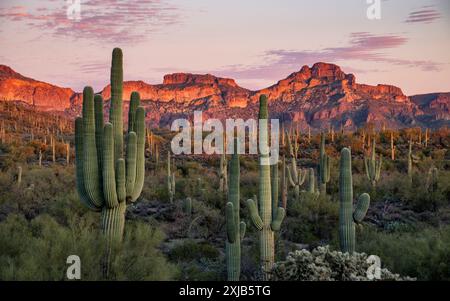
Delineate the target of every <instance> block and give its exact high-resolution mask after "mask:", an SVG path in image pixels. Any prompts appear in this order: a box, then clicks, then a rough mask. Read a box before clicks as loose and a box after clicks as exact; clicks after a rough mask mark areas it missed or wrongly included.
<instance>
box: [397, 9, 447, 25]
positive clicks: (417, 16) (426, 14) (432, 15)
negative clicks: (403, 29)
mask: <svg viewBox="0 0 450 301" xmlns="http://www.w3.org/2000/svg"><path fill="white" fill-rule="evenodd" d="M440 18H441V14H440V13H439V12H438V11H436V10H435V9H434V8H433V6H424V7H422V9H420V10H417V11H413V12H411V13H410V14H409V16H408V18H407V19H406V20H405V22H406V23H432V22H433V21H434V20H437V19H440Z"/></svg>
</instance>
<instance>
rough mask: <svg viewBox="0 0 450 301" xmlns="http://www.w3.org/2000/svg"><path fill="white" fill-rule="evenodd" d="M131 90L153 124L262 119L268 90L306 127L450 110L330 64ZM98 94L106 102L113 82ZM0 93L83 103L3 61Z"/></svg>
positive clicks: (448, 100) (399, 121) (288, 116)
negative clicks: (250, 79) (240, 79)
mask: <svg viewBox="0 0 450 301" xmlns="http://www.w3.org/2000/svg"><path fill="white" fill-rule="evenodd" d="M132 91H138V92H140V94H141V99H142V100H143V101H142V103H143V105H144V106H145V107H146V110H147V120H148V122H150V123H152V124H153V125H155V126H165V125H168V124H170V123H171V121H172V120H173V119H175V118H179V117H192V112H193V111H194V110H201V111H203V114H204V118H219V119H226V118H244V119H245V118H250V117H256V116H257V111H258V99H259V95H261V94H266V95H267V96H268V98H269V106H270V112H271V116H272V117H273V118H280V119H281V120H283V121H284V122H294V123H296V124H298V125H299V126H300V127H302V128H306V127H308V126H311V127H313V128H327V127H329V126H330V125H332V126H334V127H336V128H337V127H340V126H341V125H343V126H345V127H346V128H349V129H354V128H356V127H359V126H363V125H365V124H366V123H368V122H370V123H374V124H375V125H378V126H381V125H385V126H387V127H394V128H398V127H408V126H417V125H423V126H430V125H431V126H433V125H434V126H441V125H443V124H448V123H449V115H450V113H449V111H450V93H434V94H426V95H417V96H413V97H407V96H406V95H404V94H403V92H402V90H401V89H400V88H398V87H394V86H390V85H377V86H370V85H364V84H359V83H357V82H356V78H355V76H354V75H353V74H346V73H344V72H343V71H342V70H341V69H340V67H339V66H337V65H334V64H327V63H316V64H314V65H313V66H312V67H308V66H303V67H302V68H301V69H300V71H298V72H294V73H292V74H291V75H289V76H288V77H287V78H285V79H283V80H280V81H279V82H278V83H276V84H275V85H273V86H270V87H268V88H265V89H262V90H259V91H250V90H248V89H245V88H242V87H240V86H238V85H237V84H236V82H235V81H234V80H233V79H228V78H220V77H215V76H213V75H210V74H206V75H198V74H189V73H174V74H168V75H165V76H164V81H163V83H162V84H159V85H151V84H147V83H145V82H143V81H127V82H124V100H129V96H130V94H131V92H132ZM100 93H101V94H102V96H103V98H104V99H105V100H108V99H109V98H110V87H109V86H106V87H105V88H104V89H103V90H102V91H100ZM0 99H1V100H11V101H23V102H26V103H28V104H32V105H34V106H36V107H37V108H39V109H42V110H56V111H62V110H64V111H65V112H66V113H67V114H69V115H72V116H74V115H76V114H78V113H79V111H80V107H81V95H80V94H79V93H74V92H73V91H72V90H71V89H66V88H59V87H57V86H53V85H50V84H47V83H43V82H39V81H35V80H33V79H30V78H26V77H24V76H22V75H20V74H18V73H16V72H14V71H13V70H11V69H10V68H9V67H7V66H0ZM430 122H431V123H432V124H430Z"/></svg>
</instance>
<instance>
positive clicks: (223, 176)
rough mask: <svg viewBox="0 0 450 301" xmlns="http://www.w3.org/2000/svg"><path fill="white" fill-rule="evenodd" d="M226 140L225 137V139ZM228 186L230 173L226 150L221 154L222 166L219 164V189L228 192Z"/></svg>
mask: <svg viewBox="0 0 450 301" xmlns="http://www.w3.org/2000/svg"><path fill="white" fill-rule="evenodd" d="M224 141H225V139H224ZM227 186H228V175H227V156H226V153H225V147H224V151H223V152H222V154H221V155H220V166H219V190H220V192H222V193H224V194H226V193H227Z"/></svg>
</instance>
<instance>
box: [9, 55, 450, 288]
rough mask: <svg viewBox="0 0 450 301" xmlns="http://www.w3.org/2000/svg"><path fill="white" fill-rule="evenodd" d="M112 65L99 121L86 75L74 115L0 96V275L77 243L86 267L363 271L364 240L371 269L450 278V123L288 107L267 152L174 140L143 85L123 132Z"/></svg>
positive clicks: (396, 276)
mask: <svg viewBox="0 0 450 301" xmlns="http://www.w3.org/2000/svg"><path fill="white" fill-rule="evenodd" d="M119 58H120V60H119ZM115 60H116V61H115ZM119 67H121V53H120V55H119V53H118V50H115V53H114V54H113V67H112V69H111V70H112V71H111V72H112V76H111V78H112V81H116V82H114V83H113V82H112V90H113V91H116V92H114V93H117V94H114V93H112V98H113V101H114V102H115V105H111V111H110V112H111V113H110V114H109V121H110V122H111V123H108V122H107V123H105V125H104V117H103V112H104V109H103V100H102V99H101V98H100V97H99V96H98V95H96V96H94V95H93V92H92V89H89V88H86V89H85V93H84V95H83V98H84V99H83V115H82V119H81V118H79V119H77V121H73V120H69V119H68V118H66V117H64V115H60V116H55V115H53V114H51V113H42V112H36V111H34V110H33V108H31V107H28V106H26V105H23V104H17V103H16V104H13V103H6V102H2V103H0V109H1V111H0V116H1V123H0V126H1V128H0V169H1V173H0V267H1V268H0V279H2V280H64V279H66V278H65V272H66V268H67V264H66V258H67V256H69V255H71V254H76V255H78V256H80V258H81V265H82V277H81V279H82V280H97V279H112V280H115V279H121V280H122V279H123V280H227V279H228V280H261V279H264V280H272V279H274V280H367V275H366V274H365V273H364V271H366V270H367V268H368V263H367V258H368V256H369V255H377V256H379V257H380V260H381V265H382V270H381V275H382V277H381V279H382V280H410V279H418V280H450V268H449V267H450V151H449V149H448V146H449V143H450V130H449V129H448V128H441V129H434V130H431V129H421V128H408V129H400V130H395V129H388V128H384V127H382V128H375V127H374V126H371V125H370V124H369V125H366V126H365V127H364V128H360V129H359V130H357V131H352V132H350V131H347V130H346V129H345V128H344V127H342V128H340V129H338V130H335V129H334V128H332V127H330V129H329V130H328V131H324V132H322V133H319V132H314V131H313V130H311V129H300V128H298V127H297V126H296V124H287V123H286V124H283V125H282V135H281V137H280V144H281V149H280V160H279V163H278V164H274V165H272V166H269V165H262V164H261V161H260V159H261V157H263V156H264V155H259V156H255V155H232V156H231V155H177V156H175V155H171V152H170V141H171V139H172V137H173V136H174V135H175V133H174V132H171V131H170V130H169V129H167V128H154V127H152V128H150V127H149V126H148V125H145V123H144V110H143V109H141V108H140V106H139V95H138V94H134V96H133V95H132V97H131V102H130V105H129V115H128V116H129V118H128V127H127V128H126V134H125V136H124V129H123V121H122V118H123V113H122V100H121V97H119V96H120V94H121V93H122V88H121V74H120V68H119ZM118 70H119V71H118ZM259 113H260V119H267V118H268V117H269V115H270V112H268V110H267V99H266V98H265V97H264V96H261V98H260V111H259ZM100 125H101V126H100ZM99 129H101V130H102V132H100V131H99ZM205 134H206V133H205ZM259 135H260V136H262V137H263V139H266V140H267V139H268V138H267V129H266V130H264V129H263V130H261V129H260V132H259ZM99 145H102V148H100V147H99ZM75 146H76V148H75ZM124 149H125V152H123V150H124ZM99 158H102V159H101V160H100V159H99ZM85 165H86V166H90V168H85V167H83V166H85ZM92 170H95V172H93V171H92ZM131 175H133V176H132V177H131ZM99 178H102V180H101V181H100V180H99ZM86 183H90V186H91V188H92V191H90V192H88V191H86V190H85V187H88V186H89V185H87V184H86ZM80 184H82V186H81V188H80ZM77 186H78V187H77ZM111 187H114V189H113V190H110V188H111ZM118 187H119V188H120V189H118ZM94 196H95V197H94ZM99 212H100V213H99ZM311 262H314V265H311V264H309V263H311Z"/></svg>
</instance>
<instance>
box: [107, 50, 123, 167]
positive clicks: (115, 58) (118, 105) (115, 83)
mask: <svg viewBox="0 0 450 301" xmlns="http://www.w3.org/2000/svg"><path fill="white" fill-rule="evenodd" d="M122 97H123V54H122V50H121V49H120V48H114V50H113V54H112V61H111V107H110V109H109V120H110V122H111V123H112V125H113V129H114V161H116V160H117V159H119V158H122V156H123V115H122V111H123V109H122V102H123V101H122Z"/></svg>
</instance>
